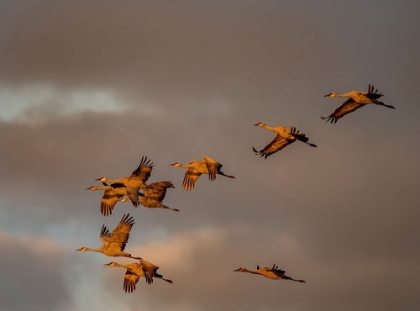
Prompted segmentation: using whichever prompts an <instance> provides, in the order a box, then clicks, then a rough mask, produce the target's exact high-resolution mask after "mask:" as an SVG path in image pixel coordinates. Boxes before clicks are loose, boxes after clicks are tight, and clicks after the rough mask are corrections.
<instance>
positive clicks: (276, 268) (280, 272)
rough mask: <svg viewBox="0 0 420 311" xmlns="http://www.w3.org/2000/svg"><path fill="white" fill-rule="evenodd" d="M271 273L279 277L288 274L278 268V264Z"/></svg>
mask: <svg viewBox="0 0 420 311" xmlns="http://www.w3.org/2000/svg"><path fill="white" fill-rule="evenodd" d="M270 271H272V272H274V273H275V274H276V275H278V276H282V275H284V274H285V273H286V271H284V270H281V269H279V266H277V265H276V264H274V265H273V267H272V268H271V269H270Z"/></svg>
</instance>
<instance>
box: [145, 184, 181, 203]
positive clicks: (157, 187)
mask: <svg viewBox="0 0 420 311" xmlns="http://www.w3.org/2000/svg"><path fill="white" fill-rule="evenodd" d="M167 188H175V187H174V185H173V184H172V182H170V181H158V182H154V183H151V184H149V185H147V186H146V189H145V194H144V195H145V197H147V198H149V199H154V200H157V201H163V199H164V198H165V196H166V189H167Z"/></svg>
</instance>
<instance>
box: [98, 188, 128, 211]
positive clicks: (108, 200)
mask: <svg viewBox="0 0 420 311" xmlns="http://www.w3.org/2000/svg"><path fill="white" fill-rule="evenodd" d="M121 197H123V195H121V194H118V193H116V192H115V191H114V190H113V189H107V190H105V191H104V195H103V196H102V199H101V214H102V215H103V216H109V215H111V214H112V210H113V208H114V206H115V205H116V204H117V202H118V199H119V198H121Z"/></svg>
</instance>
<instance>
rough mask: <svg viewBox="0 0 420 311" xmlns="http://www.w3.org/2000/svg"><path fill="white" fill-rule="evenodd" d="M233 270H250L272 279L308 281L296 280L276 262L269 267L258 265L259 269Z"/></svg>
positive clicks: (241, 270) (244, 269) (240, 270)
mask: <svg viewBox="0 0 420 311" xmlns="http://www.w3.org/2000/svg"><path fill="white" fill-rule="evenodd" d="M233 272H249V273H253V274H259V275H262V276H265V277H266V278H269V279H271V280H291V281H295V282H299V283H306V281H304V280H296V279H293V278H291V277H289V276H287V275H285V273H286V271H283V270H280V269H279V267H278V266H276V264H274V265H273V267H272V268H269V267H262V268H260V267H259V266H257V270H248V269H246V268H239V269H236V270H233Z"/></svg>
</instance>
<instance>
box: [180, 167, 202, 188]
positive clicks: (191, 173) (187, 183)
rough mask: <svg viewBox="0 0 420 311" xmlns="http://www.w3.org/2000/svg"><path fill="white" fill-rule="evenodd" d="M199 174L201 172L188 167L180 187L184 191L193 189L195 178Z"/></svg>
mask: <svg viewBox="0 0 420 311" xmlns="http://www.w3.org/2000/svg"><path fill="white" fill-rule="evenodd" d="M200 176H201V173H200V172H199V171H197V170H196V169H194V168H189V169H187V171H186V172H185V176H184V181H183V182H182V189H183V190H186V191H190V190H193V189H194V187H195V184H196V182H197V179H198V178H199V177H200Z"/></svg>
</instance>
